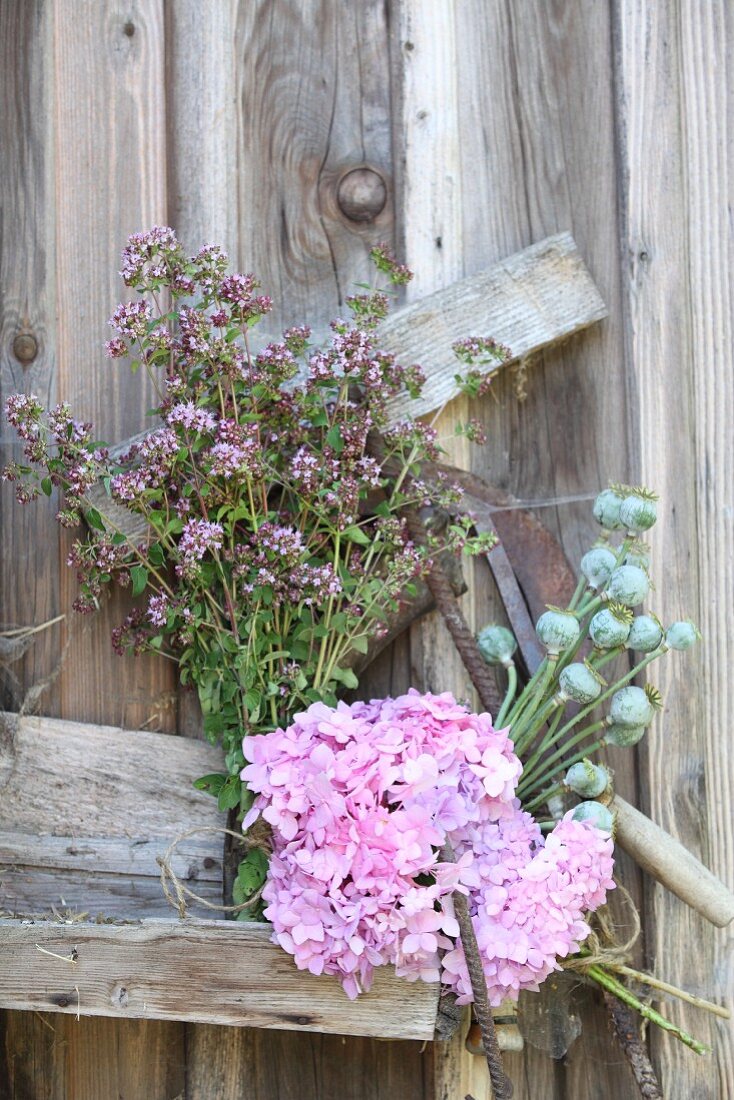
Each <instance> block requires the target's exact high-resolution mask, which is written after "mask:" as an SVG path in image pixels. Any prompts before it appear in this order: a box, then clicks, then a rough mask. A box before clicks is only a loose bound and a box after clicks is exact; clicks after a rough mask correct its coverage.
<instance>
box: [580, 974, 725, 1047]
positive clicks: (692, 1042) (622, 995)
mask: <svg viewBox="0 0 734 1100" xmlns="http://www.w3.org/2000/svg"><path fill="white" fill-rule="evenodd" d="M584 973H585V974H586V975H588V977H589V978H591V979H592V981H595V982H596V983H597V985H600V986H601V987H602V989H606V990H608V991H609V993H611V994H612V995H613V996H615V997H617V998H618V999H619V1000H620V1001H622V1002H623V1003H624V1004H627V1005H629V1006H630V1008H634V1009H635V1010H636V1011H637V1012H639V1014H640V1016H644V1018H645V1019H646V1020H650V1022H651V1023H653V1024H657V1025H658V1027H661V1028H662V1029H663V1030H664V1031H669V1032H670V1034H671V1035H674V1036H675V1037H676V1039H680V1041H681V1042H682V1043H685V1045H686V1046H687V1047H690V1048H691V1050H693V1051H695V1052H696V1054H710V1053H711V1050H710V1048H709V1047H707V1046H706V1045H705V1043H702V1042H700V1041H699V1040H698V1039H694V1038H693V1036H692V1035H689V1034H688V1032H687V1031H683V1029H682V1028H680V1027H678V1026H677V1024H674V1023H672V1021H671V1020H668V1019H666V1017H665V1016H661V1015H660V1013H659V1012H656V1011H655V1009H654V1008H650V1006H649V1005H646V1004H645V1003H644V1002H643V1001H641V1000H640V999H639V998H638V997H635V995H634V993H630V991H629V989H627V987H626V986H625V985H622V983H621V982H618V981H617V979H616V978H613V977H612V976H611V974H607V972H606V971H605V970H604V969H603V968H602V967H601V966H590V967H589V968H588V969H587V970H585V971H584Z"/></svg>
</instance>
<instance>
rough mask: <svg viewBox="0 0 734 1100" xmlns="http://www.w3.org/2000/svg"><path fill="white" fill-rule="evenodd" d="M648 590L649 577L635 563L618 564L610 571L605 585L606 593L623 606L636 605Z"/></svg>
mask: <svg viewBox="0 0 734 1100" xmlns="http://www.w3.org/2000/svg"><path fill="white" fill-rule="evenodd" d="M649 591H650V578H649V577H648V575H647V573H646V572H645V570H644V569H640V568H639V567H638V566H637V565H620V567H619V568H618V569H615V570H614V572H613V573H612V575H611V577H610V578H609V584H608V585H607V595H608V596H609V597H610V598H611V599H613V600H616V601H617V602H618V603H622V604H624V606H625V607H636V606H637V604H638V603H642V601H643V600H644V599H645V596H646V595H647V594H648V592H649Z"/></svg>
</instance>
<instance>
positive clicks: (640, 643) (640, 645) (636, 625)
mask: <svg viewBox="0 0 734 1100" xmlns="http://www.w3.org/2000/svg"><path fill="white" fill-rule="evenodd" d="M662 640H663V628H662V626H661V625H660V623H659V622H658V621H657V619H656V618H655V616H654V615H638V616H637V618H636V619H635V620H634V622H633V623H632V626H631V627H630V632H629V635H628V636H627V647H628V648H629V649H634V650H635V652H636V653H652V651H653V650H654V649H657V648H658V647H659V646H660V644H661V642H662Z"/></svg>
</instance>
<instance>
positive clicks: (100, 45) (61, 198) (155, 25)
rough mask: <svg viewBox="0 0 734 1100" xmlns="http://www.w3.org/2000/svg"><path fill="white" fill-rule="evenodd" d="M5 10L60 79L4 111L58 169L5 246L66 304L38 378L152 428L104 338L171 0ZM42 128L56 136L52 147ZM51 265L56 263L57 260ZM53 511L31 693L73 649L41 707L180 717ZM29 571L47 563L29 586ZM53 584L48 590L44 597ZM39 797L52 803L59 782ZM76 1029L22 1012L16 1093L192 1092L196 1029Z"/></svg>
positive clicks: (144, 219)
mask: <svg viewBox="0 0 734 1100" xmlns="http://www.w3.org/2000/svg"><path fill="white" fill-rule="evenodd" d="M5 12H10V13H11V15H12V16H13V17H15V18H16V19H18V18H20V17H21V13H22V18H23V19H24V20H25V19H26V18H28V22H27V23H26V24H25V25H26V26H27V27H28V29H29V30H30V31H32V41H31V42H30V43H28V42H26V43H23V42H19V43H18V42H16V44H15V45H13V44H12V40H11V43H9V48H10V49H11V51H12V60H11V62H10V64H9V66H8V67H7V68H6V67H4V72H7V73H8V74H9V75H10V74H13V73H15V74H18V79H19V80H21V81H24V82H25V86H26V87H27V88H28V89H29V91H30V89H31V88H34V89H37V88H40V87H45V88H46V92H45V94H44V99H43V102H42V112H43V113H42V114H39V113H38V111H39V106H40V104H39V101H38V99H37V97H36V93H35V92H34V96H33V97H31V98H30V99H29V101H28V108H27V109H26V110H25V111H24V110H23V109H21V110H19V111H18V112H17V113H16V111H15V110H13V111H11V112H10V114H9V115H7V116H4V117H8V118H12V119H13V121H14V123H15V122H17V124H18V126H19V135H20V136H19V141H20V142H22V143H25V144H24V148H25V152H24V153H23V154H22V155H20V156H19V157H18V159H16V157H15V154H14V155H13V158H12V161H11V163H13V164H15V165H17V166H19V167H21V168H23V167H26V166H27V167H29V168H31V166H32V165H33V167H32V170H31V171H30V172H29V173H28V175H21V176H19V177H18V179H17V181H16V182H15V183H14V185H13V186H14V191H15V194H16V196H18V195H19V196H21V197H22V195H23V192H22V190H19V189H21V188H22V186H24V185H25V186H27V187H30V194H33V193H35V194H38V193H39V192H38V186H39V182H40V176H39V172H40V171H41V170H43V171H45V172H47V173H49V175H48V177H47V178H48V180H49V186H48V187H47V190H46V196H47V198H46V204H47V205H46V210H45V213H44V212H42V211H41V210H40V209H39V208H36V210H35V212H34V215H33V223H34V224H33V223H31V222H30V221H29V220H28V215H29V214H30V210H31V207H30V206H29V205H28V206H27V207H26V209H27V214H26V215H25V216H24V217H23V218H21V219H20V220H19V221H18V220H15V221H14V222H13V224H15V225H17V226H18V229H19V230H21V231H22V232H23V233H25V235H26V237H28V238H30V237H31V236H32V237H33V243H32V242H31V240H30V239H28V240H26V242H25V245H24V243H23V241H22V239H18V240H17V241H16V243H15V244H13V241H12V239H11V238H9V237H8V236H7V235H6V234H7V227H8V225H9V224H10V223H9V222H8V223H6V222H5V221H4V225H3V255H4V259H5V261H6V262H7V261H8V260H9V261H10V263H11V264H12V266H13V269H14V272H15V273H16V274H14V276H13V278H17V276H18V275H19V274H20V272H21V271H22V268H23V266H24V265H25V263H26V262H27V261H26V259H25V257H26V256H27V257H29V258H32V263H33V264H36V258H37V257H38V256H39V255H41V256H43V254H44V253H45V257H46V258H45V260H44V265H43V269H42V270H43V272H44V273H45V274H44V276H43V277H44V279H45V280H46V285H47V287H48V288H49V290H48V292H47V293H48V294H50V295H51V297H50V298H48V297H47V298H46V299H45V301H47V302H49V304H50V306H51V308H50V312H49V314H48V317H47V325H48V336H45V337H44V338H43V341H42V346H43V348H44V353H43V355H42V356H41V358H40V359H39V360H38V365H39V368H41V369H42V370H45V371H46V372H47V371H48V369H49V368H48V362H49V361H48V359H47V358H46V355H47V350H46V349H53V352H54V362H55V364H56V367H55V377H54V381H53V385H52V386H51V385H50V381H49V377H48V374H46V375H45V376H44V374H43V373H42V374H41V375H40V376H38V375H36V376H34V378H33V379H32V384H33V385H34V387H35V386H36V385H37V384H39V383H38V381H37V379H39V378H40V385H39V392H40V393H41V395H42V396H43V397H48V398H51V399H54V400H56V399H66V400H68V401H69V402H70V403H71V404H72V406H73V407H74V409H75V412H76V413H77V415H80V416H81V417H83V418H88V419H92V420H94V421H95V422H96V423H97V426H98V430H99V432H100V435H107V434H109V435H111V436H112V437H114V436H115V435H118V434H129V433H130V432H132V431H133V430H135V429H139V428H140V427H142V426H143V424H144V415H145V410H146V409H147V408H148V407H149V406H150V405H151V404H152V401H151V397H150V394H149V393H147V394H146V393H145V392H144V389H143V388H142V387H140V386H139V385H137V383H136V384H135V385H134V386H133V387H130V385H129V383H130V379H129V377H127V376H126V375H125V374H124V373H123V372H121V371H115V370H114V368H113V369H110V367H111V364H110V363H109V362H108V361H106V360H105V358H104V353H103V350H102V341H103V340H104V339H105V338H106V336H107V333H106V331H105V330H106V319H107V317H108V316H109V315H110V312H111V309H112V308H113V307H114V305H115V304H116V302H117V301H118V300H119V297H120V290H121V288H120V282H119V278H118V276H117V274H116V272H117V270H118V268H119V254H120V250H121V247H122V245H123V243H124V240H125V236H126V235H127V234H128V233H130V232H132V231H134V230H136V229H139V228H141V226H144V225H146V224H150V223H152V222H160V221H165V213H166V197H165V123H164V111H163V105H164V96H163V87H164V77H165V72H164V49H163V36H162V11H161V4H160V3H159V2H158V0H141V2H138V0H133V2H132V3H129V4H127V3H126V4H119V3H109V4H104V5H99V4H94V3H91V2H89V0H85V2H83V3H70V2H67V0H58V2H54V3H52V2H51V0H46V2H44V3H43V4H39V5H36V4H25V3H16V2H13V3H10V4H7V5H4V13H5ZM26 13H28V16H26ZM34 13H35V14H34ZM33 36H35V37H33ZM3 41H4V42H5V39H3ZM31 119H32V120H33V123H32V125H31V126H30V127H29V126H28V125H27V123H28V122H29V121H30V120H31ZM39 127H41V128H42V131H43V133H44V144H43V150H42V152H43V157H42V158H40V153H41V150H40V147H39V144H38V135H39ZM16 148H17V146H16ZM29 155H30V158H31V159H30V161H29V159H28V156H29ZM5 159H6V158H3V160H4V161H5ZM23 181H25V184H24V183H23ZM50 181H52V183H51V182H50ZM14 201H15V202H16V203H17V202H18V201H19V199H18V198H16V199H15V200H14ZM23 201H25V200H23ZM32 225H33V227H32ZM23 227H25V228H23ZM21 256H22V257H23V260H22V261H20V262H19V261H18V257H21ZM35 270H36V271H37V272H38V273H40V271H41V268H39V267H38V266H36V268H35ZM38 286H39V287H41V286H42V283H39V284H38ZM3 289H4V288H3ZM43 301H44V299H41V298H39V299H38V300H37V303H34V300H33V299H32V298H29V305H30V310H31V311H32V312H31V319H32V320H34V312H33V311H34V310H36V309H38V308H39V307H40V306H41V304H42V302H43ZM34 323H35V321H34ZM4 346H7V345H4ZM44 364H45V367H44ZM34 369H35V368H34ZM51 515H52V513H51ZM37 516H38V519H37V520H36V519H34V523H36V522H38V523H39V524H40V526H38V527H37V528H34V532H33V533H32V532H31V531H29V530H28V529H26V530H24V529H23V519H22V517H21V516H19V515H18V514H17V512H16V514H15V516H14V525H13V528H12V530H13V543H12V549H10V550H9V556H10V557H12V558H13V559H16V560H17V561H18V564H19V567H20V569H21V573H20V574H17V575H16V577H15V580H14V581H13V582H12V584H11V585H9V586H8V588H9V592H8V588H6V591H5V592H4V593H3V598H4V600H5V597H6V595H9V593H10V592H12V593H14V595H9V598H10V600H14V601H15V604H14V609H13V612H12V614H13V618H14V619H15V618H16V615H17V612H16V610H15V607H17V606H18V603H19V601H20V600H24V601H25V600H27V603H26V606H25V607H23V612H24V613H23V615H22V620H21V621H29V620H30V621H36V622H38V621H43V620H44V619H46V618H48V617H49V611H48V603H47V602H45V601H46V600H47V599H48V593H49V592H50V593H57V594H58V595H57V596H53V597H52V598H53V599H54V600H56V599H57V600H58V607H59V608H63V610H64V612H66V613H67V619H66V620H65V622H64V625H63V628H62V629H58V628H57V629H56V632H55V633H54V634H49V636H48V639H45V638H42V639H41V647H38V646H36V647H35V653H37V654H39V655H41V656H43V654H44V646H46V645H49V646H50V647H52V648H49V649H48V650H46V656H45V658H44V659H43V662H42V663H38V664H37V665H36V666H35V667H33V666H32V665H31V666H30V667H27V668H26V669H24V670H23V681H22V685H21V686H22V687H23V688H28V687H30V686H31V685H32V684H33V683H36V682H38V680H40V679H41V678H42V677H43V676H46V675H48V674H49V673H51V672H53V671H54V668H55V666H56V664H57V662H58V660H59V657H60V655H61V654H62V653H63V654H64V656H65V662H64V668H63V671H62V674H61V676H60V677H59V678H58V680H57V681H56V682H55V684H54V685H53V686H52V687H50V688H48V689H47V691H46V692H45V693H44V695H43V696H42V698H41V699H40V700H39V703H38V705H40V706H42V708H43V710H45V711H46V712H47V713H56V714H65V715H67V716H69V717H73V718H78V719H94V718H100V717H102V716H104V717H105V718H106V719H107V720H108V721H113V722H118V723H120V724H122V723H126V724H127V725H132V726H135V725H142V724H143V723H145V722H147V721H148V720H149V719H151V718H157V719H158V720H159V722H160V724H161V725H162V726H165V724H166V721H167V720H168V721H169V722H170V719H171V710H170V709H169V710H168V713H167V714H166V713H160V714H159V713H158V712H162V711H163V706H162V703H163V700H164V698H165V696H166V694H167V693H168V692H169V689H170V687H171V682H172V681H171V672H170V670H169V669H168V668H166V667H164V666H163V662H159V663H154V662H149V661H147V660H145V661H142V662H138V663H133V662H129V663H127V664H126V665H124V664H123V662H121V661H119V660H118V659H116V658H115V657H114V655H113V653H112V651H111V647H110V644H109V630H110V626H111V625H112V623H114V622H115V621H116V620H118V619H119V618H121V617H122V616H123V615H124V608H123V606H122V604H120V603H116V605H115V606H113V607H111V608H109V607H108V608H107V609H106V610H105V612H104V613H103V614H102V615H101V616H100V617H99V619H97V620H96V621H92V620H81V619H79V618H77V617H75V616H73V615H72V614H71V603H72V600H73V599H74V596H75V595H76V591H75V581H74V579H73V577H72V576H71V575H69V572H68V570H67V568H66V565H65V560H66V556H67V553H68V548H69V542H70V539H69V537H68V535H67V534H62V535H61V536H59V535H58V534H56V533H52V531H51V526H50V524H51V522H52V521H51V518H50V515H49V513H48V512H46V511H45V510H44V506H43V505H41V507H40V508H39V509H37ZM42 517H43V518H42ZM29 518H30V514H29ZM26 522H27V521H26ZM36 554H38V557H37V558H36V556H35V555H36ZM23 562H27V566H25V567H24V566H23V564H22V563H23ZM24 568H30V569H32V570H34V571H35V572H36V574H37V579H36V580H34V581H32V582H30V583H29V584H28V585H27V586H26V585H25V584H24V573H23V570H24ZM26 576H27V574H26ZM24 589H25V591H24ZM42 592H45V593H46V595H45V596H41V598H39V595H40V594H41V593H42ZM15 593H17V596H16V595H15ZM67 641H69V642H70V644H69V646H68V649H65V648H64V647H65V643H66V642H67ZM32 660H33V659H32ZM13 703H15V704H16V705H17V699H15V700H13V699H8V701H7V703H6V705H8V704H10V705H12V704H13ZM35 797H36V798H37V799H38V800H39V801H42V799H43V792H36V795H35ZM72 1025H73V1026H70V1027H69V1028H68V1029H67V1028H64V1029H63V1033H62V1032H61V1031H60V1032H58V1033H56V1034H54V1032H52V1031H50V1030H49V1028H48V1027H47V1026H45V1025H44V1023H43V1022H42V1021H41V1019H40V1018H39V1017H37V1016H35V1015H34V1014H32V1013H26V1014H24V1015H23V1017H22V1018H21V1017H19V1016H17V1015H15V1014H9V1015H7V1016H6V1020H5V1033H4V1040H5V1043H4V1048H3V1049H4V1054H3V1058H4V1063H3V1067H2V1070H0V1078H1V1079H3V1080H4V1081H8V1082H11V1083H12V1088H13V1090H14V1091H13V1093H12V1094H11V1095H15V1096H18V1097H20V1096H23V1095H24V1089H25V1090H26V1091H25V1095H26V1096H42V1097H44V1098H45V1097H46V1096H48V1097H49V1100H51V1098H53V1100H57V1098H58V1100H61V1098H70V1097H72V1096H74V1097H79V1098H81V1100H98V1098H99V1097H102V1096H118V1095H120V1094H124V1095H125V1096H126V1100H149V1098H150V1097H152V1096H160V1097H164V1096H165V1097H166V1098H167V1100H168V1098H169V1097H171V1096H174V1095H175V1094H176V1092H179V1091H180V1090H181V1088H182V1087H183V1072H182V1067H183V1047H182V1039H183V1031H182V1029H181V1028H180V1027H179V1026H178V1025H172V1024H167V1023H164V1024H150V1023H145V1022H142V1023H136V1025H135V1026H134V1028H130V1027H129V1026H127V1025H123V1026H122V1027H119V1026H118V1027H115V1026H114V1025H112V1024H110V1023H108V1022H105V1021H99V1022H97V1023H96V1024H95V1026H94V1028H93V1029H91V1028H90V1029H81V1028H79V1027H78V1026H76V1021H72ZM19 1050H21V1051H23V1050H30V1051H31V1054H32V1060H33V1075H32V1077H30V1079H29V1078H28V1077H24V1078H23V1079H21V1078H20V1077H19V1076H18V1074H19V1073H20V1072H21V1067H22V1065H23V1059H22V1057H21V1058H19V1057H18V1053H17V1052H18V1051H19ZM163 1050H166V1051H168V1052H169V1053H168V1055H166V1056H165V1057H161V1055H162V1051H163ZM172 1066H173V1067H177V1068H175V1069H172V1068H171V1067H172ZM166 1067H167V1068H166ZM36 1080H37V1084H36ZM10 1087H11V1085H10V1084H9V1085H8V1088H10Z"/></svg>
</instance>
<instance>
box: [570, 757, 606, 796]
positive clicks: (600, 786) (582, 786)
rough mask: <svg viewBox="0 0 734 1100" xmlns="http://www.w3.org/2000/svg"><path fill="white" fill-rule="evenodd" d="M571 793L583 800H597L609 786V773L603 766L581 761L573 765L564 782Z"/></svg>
mask: <svg viewBox="0 0 734 1100" xmlns="http://www.w3.org/2000/svg"><path fill="white" fill-rule="evenodd" d="M563 782H564V783H565V785H566V786H567V787H568V789H569V790H570V791H573V792H574V794H578V795H581V797H582V798H597V797H598V796H599V795H600V794H604V791H605V790H606V789H607V787H608V786H609V772H608V771H607V769H606V768H604V767H602V765H601V764H592V763H591V761H590V760H581V761H579V763H578V764H572V765H571V767H570V768H569V769H568V771H567V772H566V778H565V779H564V781H563Z"/></svg>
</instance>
